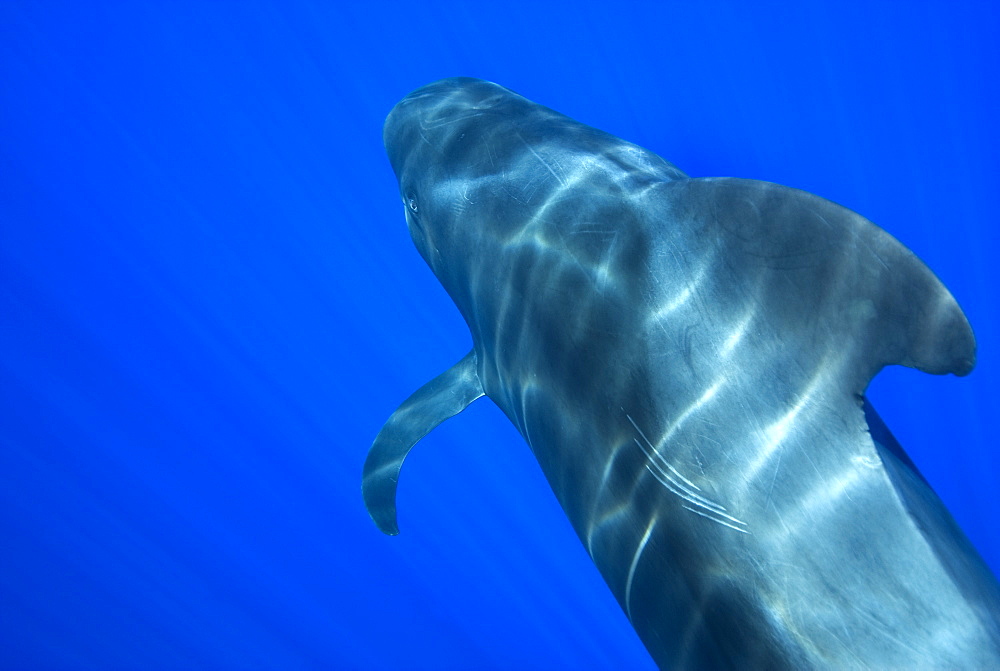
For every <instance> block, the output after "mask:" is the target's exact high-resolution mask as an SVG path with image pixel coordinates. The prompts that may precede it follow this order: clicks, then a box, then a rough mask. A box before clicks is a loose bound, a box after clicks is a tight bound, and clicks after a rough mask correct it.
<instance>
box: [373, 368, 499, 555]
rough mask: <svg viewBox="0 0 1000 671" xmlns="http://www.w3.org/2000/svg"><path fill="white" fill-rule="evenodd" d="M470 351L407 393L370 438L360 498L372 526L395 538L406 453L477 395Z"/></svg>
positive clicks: (478, 386)
mask: <svg viewBox="0 0 1000 671" xmlns="http://www.w3.org/2000/svg"><path fill="white" fill-rule="evenodd" d="M483 393H484V392H483V385H482V383H481V382H480V381H479V374H478V373H477V372H476V353H475V350H473V351H471V352H469V353H468V354H467V355H466V356H465V358H463V359H462V360H461V361H459V362H458V363H456V364H455V365H454V366H452V367H451V368H449V369H448V370H446V371H445V372H443V373H441V374H440V375H438V376H437V377H436V378H434V379H433V380H431V381H430V382H428V383H427V384H425V385H424V386H423V387H421V388H420V389H418V390H417V391H416V392H414V393H413V395H412V396H410V397H409V398H408V399H406V400H405V401H403V404H402V405H400V406H399V407H398V408H396V412H394V413H392V416H391V417H389V421H387V422H386V423H385V425H384V426H383V427H382V430H381V431H379V432H378V436H376V437H375V442H374V443H373V444H372V448H371V450H369V451H368V458H367V459H365V467H364V471H363V473H362V476H361V494H362V496H363V497H364V499H365V507H366V508H368V514H369V515H371V516H372V519H373V520H374V521H375V525H376V526H378V528H379V529H381V530H382V531H383V532H385V533H387V534H389V535H391V536H395V535H396V534H398V533H399V527H398V526H397V525H396V483H397V482H398V480H399V469H400V468H401V467H402V466H403V459H405V458H406V455H407V454H409V452H410V449H411V448H412V447H413V446H414V445H415V444H416V443H417V441H419V440H420V439H421V438H423V437H424V436H426V435H427V434H428V433H429V432H430V430H431V429H433V428H434V427H435V426H437V425H438V424H440V423H441V422H443V421H444V420H446V419H448V418H449V417H453V416H455V415H457V414H458V413H460V412H462V411H463V410H465V408H466V407H468V405H469V404H470V403H472V402H473V401H475V400H476V399H477V398H479V397H480V396H482V395H483Z"/></svg>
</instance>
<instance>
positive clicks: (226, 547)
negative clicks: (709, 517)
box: [0, 0, 1000, 669]
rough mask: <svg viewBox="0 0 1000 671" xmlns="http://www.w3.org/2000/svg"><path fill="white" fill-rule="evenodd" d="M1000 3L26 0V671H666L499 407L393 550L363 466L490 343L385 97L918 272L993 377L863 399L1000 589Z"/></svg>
mask: <svg viewBox="0 0 1000 671" xmlns="http://www.w3.org/2000/svg"><path fill="white" fill-rule="evenodd" d="M998 44H1000V5H997V4H996V3H992V2H930V3H928V2H907V3H902V2H898V3H897V2H887V3H881V4H880V3H872V2H844V1H843V0H837V1H829V2H812V3H786V2H779V3H763V4H762V3H757V2H683V3H681V2H584V3H562V2H549V1H546V0H539V1H536V2H515V3H499V2H498V3H473V2H458V1H455V2H436V3H403V2H392V3H384V2H366V3H362V2H351V3H347V2H315V3H302V2H277V1H275V2H189V3H181V2H161V3H149V2H146V3H138V2H135V3H130V2H85V3H82V2H66V3H56V2H46V1H36V2H16V1H14V0H7V1H5V2H2V3H0V667H2V668H4V669H182V668H192V669H193V668H199V669H307V668H316V669H515V668H516V669H651V668H653V664H652V661H651V660H650V659H649V657H648V656H647V654H646V652H645V650H644V649H643V647H642V645H641V644H640V642H639V640H638V638H637V637H636V636H635V634H634V633H633V631H632V629H631V627H630V626H629V624H628V622H627V620H626V619H625V616H624V615H623V614H622V612H621V610H620V609H619V607H618V605H617V604H616V602H615V601H614V599H613V597H612V595H611V593H610V591H609V590H608V589H607V587H606V586H605V585H604V583H603V581H602V580H601V577H600V576H599V574H598V572H597V570H596V568H594V566H593V565H592V564H591V562H590V559H589V558H588V557H587V555H586V553H585V551H584V549H583V547H582V545H581V544H580V542H579V541H578V539H577V538H576V536H575V535H574V533H573V531H572V529H571V528H570V525H569V523H568V521H567V520H566V518H565V516H564V515H563V513H562V510H561V509H560V508H559V506H558V504H557V502H556V500H555V497H554V496H553V495H552V493H551V491H550V490H549V487H548V484H547V483H546V481H545V480H544V478H543V476H542V474H541V471H540V469H539V468H538V466H537V464H536V463H535V462H534V459H533V457H532V456H531V453H530V451H529V449H528V448H527V446H526V445H525V444H524V442H523V441H522V439H521V438H520V436H519V435H518V434H517V433H516V431H515V430H514V428H513V427H512V426H511V425H510V424H509V423H508V422H507V420H506V419H505V418H504V417H503V416H502V415H501V413H500V412H499V411H498V410H497V409H496V408H495V407H494V406H493V405H492V404H491V403H489V402H488V401H485V400H483V401H480V402H479V403H476V404H474V405H473V406H472V407H471V408H470V409H469V410H468V411H466V412H465V413H464V414H462V415H460V416H459V417H456V418H455V419H453V420H451V421H448V422H446V423H445V424H443V425H442V426H441V427H439V428H438V429H437V430H436V431H434V432H433V433H432V434H431V435H430V436H429V437H428V438H427V439H425V440H424V441H423V442H421V443H420V444H419V445H418V446H417V448H416V449H415V450H414V451H413V453H412V454H411V456H410V458H409V459H408V460H407V463H406V466H405V468H404V469H403V474H402V478H401V484H400V492H399V508H400V527H401V529H402V534H401V535H400V536H399V537H395V538H390V537H387V536H384V535H382V534H381V533H380V532H378V531H377V530H376V528H375V526H374V524H372V522H371V520H370V519H369V517H368V515H367V513H366V512H365V509H364V507H363V505H362V500H361V494H360V483H361V465H362V463H363V460H364V457H365V454H366V452H367V450H368V447H369V446H370V444H371V441H372V439H373V438H374V436H375V434H376V433H377V431H378V430H379V428H380V427H381V425H382V423H383V421H384V420H385V419H386V418H387V417H388V416H389V414H390V413H391V412H392V411H393V409H394V408H395V407H396V405H397V404H398V403H399V402H400V401H402V400H403V399H404V398H405V397H406V396H408V395H409V394H410V393H411V392H412V391H413V390H415V389H416V388H417V387H419V386H420V385H422V384H423V383H424V382H426V381H427V380H429V379H430V378H431V377H433V376H435V375H436V374H438V373H439V372H441V371H443V370H444V369H445V368H446V367H448V366H450V365H451V364H453V363H454V362H455V361H457V360H458V359H459V358H460V357H461V356H462V355H464V354H465V352H466V351H467V350H468V349H469V346H470V339H469V336H468V331H467V329H466V327H465V325H464V323H463V322H462V320H461V318H460V316H459V314H458V312H457V311H456V309H455V308H454V307H453V305H452V303H451V301H450V299H449V298H448V297H447V296H446V294H445V292H444V290H443V289H441V287H440V286H439V284H438V282H437V281H436V279H435V278H434V276H433V275H432V274H431V272H430V271H429V269H428V268H426V266H425V265H424V262H423V261H422V260H421V258H420V257H419V255H418V254H417V252H416V250H415V249H414V248H413V245H412V243H411V241H410V238H409V235H408V233H407V231H406V227H405V224H404V220H403V212H402V204H401V203H400V200H399V196H398V194H397V187H396V181H395V178H394V176H393V174H392V171H391V169H390V167H389V164H388V161H387V160H386V158H385V154H384V151H383V147H382V141H381V125H382V121H383V119H384V118H385V115H386V114H387V113H388V111H389V110H390V108H391V107H392V106H393V104H395V103H396V101H397V100H399V99H400V98H402V97H403V96H404V95H405V94H406V93H408V92H409V91H411V90H412V89H414V88H416V87H418V86H421V85H423V84H426V83H428V82H430V81H433V80H435V79H439V78H441V77H446V76H454V75H470V76H476V77H481V78H485V79H489V80H493V81H496V82H498V83H500V84H502V85H504V86H507V87H509V88H511V89H513V90H515V91H517V92H519V93H521V94H523V95H525V96H527V97H528V98H529V99H531V100H534V101H536V102H539V103H541V104H543V105H546V106H549V107H552V108H554V109H556V110H558V111H560V112H563V113H565V114H568V115H569V116H571V117H574V118H576V119H578V120H580V121H583V122H585V123H588V124H590V125H593V126H596V127H598V128H601V129H603V130H606V131H609V132H611V133H613V134H615V135H618V136H620V137H623V138H625V139H628V140H631V141H633V142H636V143H638V144H640V145H643V146H645V147H647V148H649V149H651V150H653V151H655V152H657V153H659V154H660V155H662V156H663V157H665V158H666V159H667V160H669V161H672V162H674V163H675V164H676V165H677V166H679V167H680V168H681V169H682V170H684V171H686V172H687V173H688V174H690V175H692V176H710V175H715V176H720V175H725V176H737V177H748V178H755V179H762V180H767V181H772V182H779V183H782V184H787V185H789V186H793V187H797V188H800V189H804V190H806V191H810V192H813V193H816V194H818V195H820V196H823V197H825V198H828V199H831V200H833V201H835V202H838V203H840V204H842V205H845V206H847V207H849V208H851V209H853V210H855V211H857V212H859V213H861V214H863V215H864V216H866V217H868V218H869V219H871V220H873V221H874V222H876V223H877V224H879V225H880V226H882V227H883V228H885V229H886V230H887V231H889V232H890V233H891V234H892V235H894V236H895V237H897V238H898V239H899V240H900V241H902V242H903V243H904V244H905V245H907V246H908V247H909V248H910V249H912V250H913V251H914V252H916V254H917V255H918V256H920V257H921V258H922V259H923V260H924V261H925V262H926V263H927V264H928V265H929V266H930V267H931V269H933V270H934V271H935V272H936V273H937V274H938V276H939V277H940V278H941V279H942V280H943V281H944V283H945V284H946V285H947V286H948V287H949V288H950V289H951V291H952V292H953V294H954V295H955V297H956V298H957V299H958V301H959V303H960V304H961V305H962V306H963V308H964V309H965V311H966V313H967V315H968V317H969V319H970V321H971V323H972V325H973V328H974V329H975V331H976V334H977V337H978V342H979V363H978V366H977V368H976V370H975V371H974V372H973V373H972V374H971V375H970V376H969V377H967V378H961V379H959V378H954V377H933V376H929V375H925V374H922V373H919V372H916V371H913V370H909V369H901V368H894V369H888V370H886V371H884V372H883V373H882V374H881V375H880V376H879V377H878V378H877V379H876V380H875V382H874V383H873V385H872V387H871V389H870V394H869V396H870V397H871V399H872V401H873V403H874V405H875V407H876V408H878V410H879V412H880V413H881V414H882V416H883V418H884V419H885V421H886V423H887V424H888V425H889V427H890V428H891V429H892V430H893V432H894V433H895V435H896V437H897V438H898V439H899V441H900V443H901V444H902V445H903V446H904V447H905V448H906V450H907V451H908V452H909V454H910V456H911V457H912V458H913V460H914V461H915V462H916V464H917V465H918V467H919V468H920V469H921V471H922V472H923V474H924V475H925V476H926V477H927V479H928V480H929V481H930V482H931V484H932V485H933V486H934V487H935V489H936V490H937V492H938V493H939V494H940V496H941V498H942V499H943V500H944V501H945V503H946V504H947V505H948V507H949V508H950V510H951V512H952V514H953V515H954V516H955V518H956V519H957V520H958V522H959V524H960V525H961V526H962V528H963V529H964V530H965V531H966V533H967V534H968V535H969V537H970V538H971V539H972V541H973V543H974V544H975V545H976V547H977V548H978V549H979V550H980V552H981V553H982V554H983V556H984V557H985V559H986V561H987V562H988V563H989V564H990V565H991V566H992V567H993V569H994V572H996V571H998V570H1000V524H998V523H997V512H998V509H1000V504H998V492H1000V456H998V452H997V449H996V445H997V439H996V430H995V426H996V423H997V421H998V419H1000V416H998V412H997V409H998V407H1000V305H998V297H997V287H998V286H1000V281H998V278H1000V261H998V260H1000V233H998V231H1000V224H998V216H997V213H998V212H1000V158H998V157H1000V130H998V129H1000V124H998V122H997V120H998V119H1000V80H998V72H1000V68H998V66H1000V49H998V48H997V45H998Z"/></svg>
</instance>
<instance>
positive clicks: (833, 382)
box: [362, 78, 1000, 669]
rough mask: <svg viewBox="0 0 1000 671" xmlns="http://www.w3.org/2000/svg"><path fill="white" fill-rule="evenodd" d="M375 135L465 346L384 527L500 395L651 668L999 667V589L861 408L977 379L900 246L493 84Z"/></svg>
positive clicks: (438, 393) (823, 208)
mask: <svg viewBox="0 0 1000 671" xmlns="http://www.w3.org/2000/svg"><path fill="white" fill-rule="evenodd" d="M384 139H385V146H386V150H387V151H388V154H389V159H390V161H391V163H392V167H393V170H394V171H395V173H396V176H397V177H398V179H399V185H400V194H401V196H402V200H403V204H404V209H405V212H406V221H407V224H408V226H409V229H410V233H411V235H412V237H413V241H414V243H415V244H416V246H417V248H418V250H419V251H420V253H421V255H422V256H423V257H424V259H425V260H426V261H427V263H428V264H429V265H430V267H431V268H432V269H433V271H434V273H435V274H436V275H437V277H438V278H439V279H440V281H441V284H442V285H444V288H445V289H446V290H447V291H448V293H449V294H450V295H451V297H452V299H453V300H454V301H455V304H456V305H457V306H458V308H459V310H460V311H461V313H462V315H463V317H464V318H465V321H466V322H467V324H468V326H469V329H470V330H471V332H472V340H473V343H474V346H473V350H472V351H471V352H470V353H469V354H468V355H467V356H466V357H465V358H463V359H462V360H461V361H460V362H459V363H458V364H456V365H455V366H454V367H453V368H452V369H450V370H449V371H447V372H445V373H444V374H442V375H441V376H439V377H438V378H436V379H435V380H432V381H431V382H430V383H428V384H427V385H425V386H424V387H423V388H422V389H420V390H419V391H417V392H416V393H415V394H414V395H413V396H411V397H410V398H409V399H408V400H407V401H405V402H404V403H403V405H402V406H400V408H399V409H398V410H397V411H396V413H394V414H393V416H392V417H391V418H390V419H389V421H388V422H387V423H386V425H385V426H384V427H383V429H382V431H381V432H380V433H379V435H378V437H377V438H376V440H375V443H374V445H373V446H372V449H371V452H370V453H369V455H368V459H367V461H366V463H365V468H364V474H363V484H362V490H363V494H364V497H365V502H366V504H367V506H368V509H369V512H370V513H371V515H372V518H373V519H374V520H375V523H376V524H377V525H378V527H379V528H380V529H382V530H383V531H384V532H386V533H389V534H395V533H398V529H397V526H396V509H395V493H396V481H397V478H398V474H399V469H400V466H401V464H402V461H403V458H404V457H405V456H406V454H407V452H408V451H409V449H410V448H411V447H412V446H413V444H414V443H416V442H417V441H418V440H419V439H420V438H421V437H423V436H424V435H425V434H426V433H427V432H428V431H430V430H431V429H432V428H433V427H434V426H436V425H437V424H438V423H440V422H441V421H443V420H444V419H446V418H448V417H450V416H452V415H454V414H456V413H458V412H460V411H461V410H462V409H464V408H465V407H466V406H467V405H468V404H469V403H471V402H472V401H473V400H475V399H476V398H479V397H480V396H482V395H486V396H488V397H489V398H490V399H491V400H492V401H493V402H494V403H496V404H497V405H498V406H499V407H500V409H501V410H503V412H504V413H505V414H506V415H507V417H509V418H510V420H511V421H512V422H513V423H514V425H515V426H516V427H517V428H518V430H519V431H520V432H521V435H522V436H524V439H525V440H526V441H527V443H528V445H529V446H530V447H531V450H532V452H533V453H534V455H535V457H536V458H537V459H538V463H539V464H540V465H541V467H542V469H543V471H544V472H545V475H546V477H547V478H548V481H549V483H550V485H551V486H552V490H553V492H555V495H556V497H557V498H558V499H559V502H560V503H561V504H562V507H563V509H564V510H565V511H566V515H567V516H568V517H569V520H570V522H571V523H572V524H573V527H574V528H575V529H576V532H577V534H578V535H579V537H580V540H581V541H582V542H583V544H584V546H585V547H586V548H587V551H588V552H589V553H590V556H591V557H592V558H593V560H594V563H595V564H596V565H597V567H598V569H599V570H600V572H601V574H602V575H603V576H604V579H605V581H606V582H607V584H608V586H609V587H610V588H611V590H612V592H614V595H615V597H616V598H617V599H618V602H619V603H620V604H621V606H622V608H623V609H624V611H625V613H626V614H627V616H628V618H629V620H630V621H631V623H632V625H633V627H634V628H635V630H636V632H638V634H639V636H640V638H641V639H642V641H643V643H644V644H645V646H646V648H647V649H648V650H649V653H650V654H651V655H652V657H653V659H654V660H655V661H656V663H657V664H658V665H659V666H660V667H661V668H664V669H667V668H671V669H673V668H676V669H682V668H697V669H701V668H731V667H739V668H771V669H778V668H795V669H801V668H824V667H825V668H926V667H933V668H949V667H960V668H1000V586H998V583H997V581H996V579H995V578H994V576H993V575H992V574H991V573H990V571H989V569H988V568H987V567H986V566H985V564H984V563H983V561H982V560H981V558H980V557H979V556H978V554H977V553H976V551H975V550H974V549H973V548H972V546H971V545H970V544H969V542H968V540H967V539H966V538H965V536H964V535H963V534H962V532H961V531H960V530H959V529H958V527H957V526H956V525H955V522H954V521H953V520H952V518H951V516H950V515H949V514H948V512H947V510H946V509H945V508H944V506H943V504H942V503H941V501H940V500H939V499H938V497H937V496H936V495H935V494H934V492H933V491H932V490H931V489H930V487H929V486H928V485H927V484H926V482H925V481H924V480H923V479H922V478H921V477H920V475H919V473H918V472H917V471H916V469H915V468H914V467H913V465H912V463H911V462H910V461H909V460H908V459H907V458H906V457H905V453H903V451H902V450H901V449H900V448H899V446H898V444H897V443H896V442H895V440H894V439H892V437H891V435H890V434H889V433H888V431H887V430H886V429H885V427H884V425H883V424H882V423H881V421H880V420H879V419H878V417H877V415H875V413H874V411H873V410H871V409H870V406H867V404H866V402H865V400H864V398H863V392H864V391H865V388H866V387H867V386H868V383H869V381H870V380H871V378H872V377H873V376H874V375H875V374H876V373H877V372H878V371H879V370H880V369H881V368H882V367H883V366H886V365H889V364H903V365H907V366H912V367H915V368H919V369H920V370H923V371H927V372H929V373H936V374H943V373H954V374H956V375H965V374H967V373H968V372H969V371H970V370H971V369H972V367H973V364H974V361H975V340H974V338H973V334H972V330H971V328H970V327H969V324H968V322H967V321H966V319H965V316H964V315H963V314H962V311H961V309H960V308H959V307H958V305H957V304H956V302H955V300H954V299H953V298H952V296H951V294H950V293H949V292H948V291H947V289H945V287H944V286H943V285H942V284H941V282H940V281H939V280H938V279H937V278H936V277H935V276H934V275H933V273H931V271H930V270H928V269H927V267H926V266H924V265H923V263H921V262H920V260H919V259H917V258H916V256H914V255H913V253H912V252H910V251H909V250H907V249H906V248H905V247H903V246H902V245H901V244H900V243H899V242H897V241H896V240H895V239H894V238H892V237H891V236H890V235H888V234H887V233H886V232H884V231H883V230H881V229H879V228H878V227H876V226H875V225H874V224H872V223H871V222H869V221H868V220H867V219H864V218H863V217H861V216H859V215H857V214H855V213H854V212H851V211H849V210H847V209H845V208H843V207H840V206H839V205H836V204H834V203H831V202H830V201H827V200H824V199H822V198H819V197H817V196H814V195H811V194H808V193H805V192H802V191H797V190H795V189H791V188H788V187H784V186H779V185H776V184H769V183H766V182H758V181H753V180H743V179H729V178H718V179H692V178H689V177H687V176H686V175H685V174H684V173H682V172H681V171H680V170H678V169H677V168H676V167H675V166H673V165H672V164H670V163H668V162H667V161H665V160H663V159H661V158H659V157H658V156H656V155H655V154H653V153H651V152H649V151H647V150H644V149H642V148H641V147H638V146H636V145H633V144H631V143H628V142H625V141H623V140H620V139H618V138H616V137H613V136H611V135H608V134H607V133H604V132H602V131H599V130H596V129H594V128H590V127H589V126H585V125H583V124H580V123H578V122H576V121H573V120H572V119H569V118H568V117H565V116H563V115H561V114H559V113H557V112H554V111H553V110H550V109H548V108H546V107H542V106H541V105H537V104H535V103H532V102H531V101H529V100H526V99H525V98H523V97H521V96H519V95H517V94H515V93H513V92H511V91H509V90H507V89H505V88H503V87H501V86H498V85H496V84H492V83H489V82H485V81H481V80H476V79H468V78H456V79H446V80H442V81H439V82H435V83H433V84H430V85H428V86H425V87H423V88H420V89H418V90H417V91H414V92H413V93H411V94H410V95H409V96H407V97H406V98H405V99H403V100H402V101H401V102H400V103H399V104H397V105H396V106H395V108H393V110H392V112H391V113H390V114H389V117H388V118H387V119H386V122H385V129H384ZM869 424H870V425H871V429H869Z"/></svg>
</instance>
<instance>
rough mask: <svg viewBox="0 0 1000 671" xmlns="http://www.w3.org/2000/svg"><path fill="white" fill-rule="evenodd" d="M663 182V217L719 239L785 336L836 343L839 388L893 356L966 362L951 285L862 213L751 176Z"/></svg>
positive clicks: (964, 324) (964, 331)
mask: <svg viewBox="0 0 1000 671" xmlns="http://www.w3.org/2000/svg"><path fill="white" fill-rule="evenodd" d="M664 189H666V190H667V193H668V195H669V202H670V206H669V207H670V208H671V210H672V212H671V215H672V217H671V218H672V219H673V220H674V221H679V222H683V223H682V224H681V225H683V226H688V227H690V229H689V230H691V231H692V232H693V233H694V234H695V236H696V237H699V238H701V239H704V240H711V244H714V245H716V247H717V253H718V258H719V259H721V260H722V262H723V263H724V264H725V266H726V269H727V272H728V273H729V274H730V276H731V280H730V281H731V282H732V283H733V284H734V285H739V284H743V285H744V286H745V287H747V288H746V291H752V292H754V293H755V299H756V300H758V302H759V309H760V310H761V312H762V313H764V314H766V315H767V318H768V320H770V321H771V323H772V324H773V325H774V327H775V328H776V329H779V331H780V332H781V333H784V334H788V335H787V337H786V342H785V345H786V346H792V345H794V341H799V342H806V343H808V345H809V348H810V350H811V351H813V352H815V351H837V352H843V353H844V357H843V360H844V361H845V367H844V368H843V369H842V377H841V383H842V384H843V385H844V389H845V391H849V392H851V393H853V394H861V393H862V392H863V391H864V389H865V387H867V385H868V382H869V381H870V380H871V378H872V377H873V376H874V375H875V374H876V373H877V372H878V371H879V370H880V369H881V368H882V367H883V366H887V365H890V364H902V365H905V366H910V367H912V368H918V369H920V370H922V371H925V372H928V373H935V374H943V373H954V374H956V375H965V374H967V373H969V372H970V371H971V370H972V367H973V365H974V364H975V358H976V343H975V337H974V336H973V333H972V328H971V327H970V326H969V322H968V321H967V320H966V318H965V315H964V314H963V313H962V310H961V308H960V307H959V306H958V303H957V302H956V301H955V299H954V298H953V297H952V295H951V293H949V292H948V290H947V289H946V288H945V286H944V285H943V284H942V283H941V281H940V280H939V279H938V278H937V277H936V276H935V275H934V273H933V272H931V270H930V269H929V268H928V267H927V266H925V265H924V264H923V262H922V261H920V259H918V258H917V256H916V255H915V254H914V253H913V252H911V251H910V250H909V249H907V248H906V247H904V246H903V245H902V244H901V243H900V242H899V241H897V240H896V239H895V238H893V237H892V236H891V235H889V234H888V233H886V232H885V231H883V230H882V229H881V228H879V227H878V226H876V225H875V224H873V223H872V222H870V221H869V220H867V219H865V218H864V217H862V216H861V215H859V214H857V213H855V212H852V211H851V210H849V209H847V208H845V207H842V206H840V205H837V204H836V203H833V202H831V201H829V200H826V199H824V198H820V197H819V196H815V195H813V194H811V193H807V192H805V191H799V190H798V189H792V188H789V187H786V186H781V185H778V184H772V183H769V182H761V181H756V180H750V179H735V178H728V177H727V178H700V179H687V180H679V181H676V182H671V183H669V184H666V185H664ZM789 341H792V342H789ZM783 356H788V355H783Z"/></svg>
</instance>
